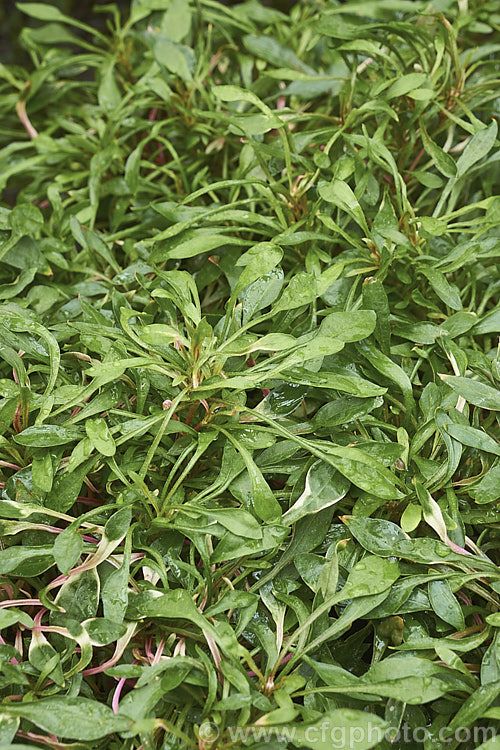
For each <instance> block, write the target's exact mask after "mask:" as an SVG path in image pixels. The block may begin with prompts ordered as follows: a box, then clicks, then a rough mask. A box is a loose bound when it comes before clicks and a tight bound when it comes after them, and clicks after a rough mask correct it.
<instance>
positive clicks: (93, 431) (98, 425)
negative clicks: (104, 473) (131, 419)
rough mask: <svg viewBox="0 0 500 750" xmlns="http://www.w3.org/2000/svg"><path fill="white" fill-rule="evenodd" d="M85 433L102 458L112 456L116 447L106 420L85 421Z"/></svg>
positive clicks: (100, 418)
mask: <svg viewBox="0 0 500 750" xmlns="http://www.w3.org/2000/svg"><path fill="white" fill-rule="evenodd" d="M85 431H86V433H87V437H88V438H89V440H90V441H91V442H92V444H93V445H94V446H95V447H96V448H97V450H98V451H99V452H100V453H102V454H103V455H104V456H114V455H115V453H116V445H115V441H114V440H113V437H112V435H111V432H110V430H109V427H108V425H107V424H106V420H105V419H103V418H102V417H99V418H97V419H87V420H86V422H85Z"/></svg>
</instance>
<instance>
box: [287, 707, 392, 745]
mask: <svg viewBox="0 0 500 750" xmlns="http://www.w3.org/2000/svg"><path fill="white" fill-rule="evenodd" d="M388 727H389V724H388V723H387V722H386V721H384V720H383V719H380V718H379V717H378V716H376V715H375V714H372V713H365V712H364V711H356V710H353V709H351V708H342V709H340V708H339V709H335V710H333V711H328V712H327V713H325V714H323V716H322V717H321V719H318V720H317V721H316V722H315V723H313V724H295V725H293V729H294V734H293V738H294V744H295V743H297V744H300V745H302V746H304V747H310V748H313V749H314V750H331V748H332V747H335V746H338V747H350V748H352V750H370V748H372V747H375V746H376V745H378V744H379V743H380V742H381V741H382V739H383V737H384V733H385V731H386V729H387V728H388Z"/></svg>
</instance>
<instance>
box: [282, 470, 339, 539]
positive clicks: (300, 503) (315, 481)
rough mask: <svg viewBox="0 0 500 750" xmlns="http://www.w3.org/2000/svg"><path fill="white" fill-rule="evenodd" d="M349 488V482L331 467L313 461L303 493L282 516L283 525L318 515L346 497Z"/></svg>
mask: <svg viewBox="0 0 500 750" xmlns="http://www.w3.org/2000/svg"><path fill="white" fill-rule="evenodd" d="M349 486H350V485H349V482H348V481H347V480H346V479H345V477H343V476H342V475H341V474H340V473H339V472H338V471H337V470H336V469H334V468H333V466H330V464H327V463H324V462H323V461H315V462H314V464H313V465H312V466H311V468H310V469H309V471H308V472H307V477H306V486H305V488H304V492H303V493H302V494H301V496H300V497H299V498H298V500H297V501H296V502H295V503H294V504H293V505H292V507H291V508H290V509H289V510H287V512H286V513H285V514H284V515H283V523H284V524H292V523H295V522H296V521H298V520H299V518H303V516H306V515H308V514H309V513H318V511H320V510H323V508H328V507H329V506H330V505H333V504H334V503H338V502H339V500H341V499H342V498H343V497H344V496H345V495H346V493H347V491H348V489H349Z"/></svg>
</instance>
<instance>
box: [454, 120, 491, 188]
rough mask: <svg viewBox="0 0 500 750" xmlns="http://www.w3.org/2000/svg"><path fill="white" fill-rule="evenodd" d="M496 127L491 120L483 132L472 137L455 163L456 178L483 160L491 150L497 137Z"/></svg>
mask: <svg viewBox="0 0 500 750" xmlns="http://www.w3.org/2000/svg"><path fill="white" fill-rule="evenodd" d="M497 131H498V125H497V122H496V120H492V122H491V123H490V125H489V126H488V127H487V128H485V129H484V130H480V131H479V132H478V133H476V134H475V135H473V136H472V138H471V139H470V141H469V143H468V144H467V146H466V147H465V148H464V151H463V153H462V155H461V156H460V158H459V159H458V161H457V177H463V175H465V174H467V172H468V171H469V169H470V168H471V167H472V166H474V164H476V163H477V162H478V161H480V160H481V159H483V158H484V157H485V156H486V155H487V154H488V153H489V152H490V151H491V149H492V148H493V146H494V144H495V140H496V137H497Z"/></svg>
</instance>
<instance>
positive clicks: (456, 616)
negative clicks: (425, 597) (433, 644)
mask: <svg viewBox="0 0 500 750" xmlns="http://www.w3.org/2000/svg"><path fill="white" fill-rule="evenodd" d="M428 590H429V599H430V602H431V604H432V609H433V610H434V612H435V613H436V614H437V616H438V617H440V618H441V619H442V620H444V621H445V622H448V623H449V624H450V625H452V627H454V628H455V630H457V631H462V630H465V619H464V615H463V612H462V608H461V606H460V604H459V603H458V601H457V599H456V598H455V597H454V596H453V592H452V590H451V588H450V584H449V583H448V581H444V580H443V581H429V583H428Z"/></svg>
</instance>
